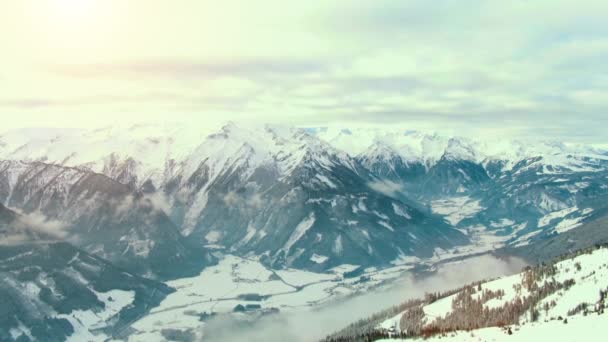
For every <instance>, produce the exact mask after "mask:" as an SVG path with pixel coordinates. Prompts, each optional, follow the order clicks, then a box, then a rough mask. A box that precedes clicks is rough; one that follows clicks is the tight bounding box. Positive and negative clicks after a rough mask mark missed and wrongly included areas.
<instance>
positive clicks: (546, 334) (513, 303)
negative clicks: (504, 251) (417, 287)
mask: <svg viewBox="0 0 608 342" xmlns="http://www.w3.org/2000/svg"><path fill="white" fill-rule="evenodd" d="M607 294H608V248H606V247H594V248H591V249H587V250H582V251H580V252H578V253H576V254H573V255H570V256H568V257H567V258H565V259H563V260H558V261H556V262H554V263H550V264H541V265H539V266H536V267H529V268H526V269H524V271H523V272H521V273H519V274H515V275H512V276H507V277H503V278H500V279H496V280H491V281H481V282H478V283H474V284H471V285H468V286H465V287H462V288H460V289H455V290H453V291H448V292H446V293H433V294H427V296H426V298H424V299H420V300H411V301H409V302H406V303H403V304H401V305H400V306H397V307H395V308H394V309H392V310H387V311H385V312H384V313H381V314H379V315H376V316H374V317H372V318H370V319H367V320H362V321H360V322H358V323H355V324H353V325H352V326H350V327H348V328H347V329H345V330H343V331H342V332H340V333H338V334H336V335H335V336H334V337H333V339H332V338H329V339H328V341H341V340H348V341H351V340H366V338H367V339H368V340H370V339H371V340H381V339H383V338H384V339H386V338H390V337H392V338H393V339H392V340H394V341H396V340H400V338H405V337H408V338H422V337H424V338H429V337H430V338H432V339H433V340H434V339H441V340H448V341H449V340H455V341H470V340H482V341H486V340H490V341H502V340H536V339H537V338H540V339H541V340H545V339H549V338H551V339H552V340H558V341H577V340H580V338H582V336H586V338H587V340H601V337H600V336H605V334H606V333H608V324H607V323H608V315H606V314H605V311H604V308H605V299H606V295H607ZM587 329H593V330H592V331H589V330H587ZM341 338H342V339H341Z"/></svg>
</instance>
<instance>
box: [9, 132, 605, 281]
mask: <svg viewBox="0 0 608 342" xmlns="http://www.w3.org/2000/svg"><path fill="white" fill-rule="evenodd" d="M0 159H2V160H4V161H3V162H2V167H1V168H0V175H2V177H0V194H2V198H1V202H3V203H4V204H6V205H7V206H9V207H12V208H14V209H17V210H21V211H24V212H25V213H28V214H31V213H32V212H37V211H40V210H42V211H43V212H44V211H46V212H45V215H50V216H51V218H53V219H55V218H57V219H64V218H69V219H70V221H78V218H79V217H81V218H82V217H91V216H90V215H84V214H83V213H84V212H85V209H84V208H83V205H82V203H83V202H82V201H80V198H78V197H75V196H74V194H79V196H85V197H86V196H89V197H86V198H88V199H89V203H90V202H94V203H99V204H100V205H101V204H103V203H106V202H107V201H108V200H109V199H110V198H114V197H116V196H118V197H121V196H122V197H121V198H123V197H124V198H127V199H130V198H137V199H138V200H137V201H135V202H136V203H139V204H141V203H148V209H146V205H143V207H144V208H141V207H142V205H139V204H138V206H137V207H139V210H136V211H134V212H135V213H140V212H142V211H144V212H145V211H146V210H148V211H150V208H149V206H150V205H151V206H153V207H154V208H156V209H157V210H152V211H153V212H159V213H158V214H157V215H156V216H157V218H158V219H159V220H160V221H163V220H164V221H163V222H164V223H163V224H160V223H158V224H156V226H157V227H158V226H162V227H163V229H161V228H154V229H150V228H149V227H148V225H149V224H150V221H152V222H154V221H155V220H148V219H145V220H143V221H145V224H144V223H142V222H141V220H140V221H138V222H139V223H134V222H124V220H136V218H135V217H140V218H142V219H143V218H144V217H145V216H146V215H144V214H138V215H131V214H130V215H126V216H121V215H118V214H117V212H120V209H123V208H122V207H121V206H120V205H115V206H111V205H110V207H109V208H107V209H99V208H98V209H96V210H97V212H96V213H97V214H96V215H95V216H94V217H96V218H95V219H94V220H96V221H95V222H103V220H102V219H100V218H103V219H104V220H115V219H116V218H117V217H123V221H121V222H120V224H118V226H120V225H123V229H124V230H125V231H124V232H123V234H121V235H120V239H122V240H121V241H120V242H121V243H119V244H118V245H119V246H121V248H122V249H121V250H117V252H120V253H122V252H123V251H125V250H127V249H128V250H129V252H128V253H131V254H129V255H130V256H132V257H134V258H135V259H137V258H138V255H140V256H144V257H145V254H147V253H148V250H149V249H150V246H152V245H156V244H158V243H160V240H163V241H178V240H180V239H181V238H184V239H185V241H182V242H179V243H177V242H176V244H177V245H175V247H171V248H169V249H166V248H161V250H164V251H167V250H168V251H172V252H168V253H176V254H185V253H186V252H185V249H183V248H182V247H179V246H180V244H181V245H184V244H185V245H189V246H199V247H201V246H207V247H208V248H214V249H223V250H225V251H229V252H231V253H236V254H240V255H255V256H261V257H263V258H264V260H265V261H266V262H268V263H269V264H276V265H283V264H285V265H289V266H295V267H305V268H309V269H318V270H320V269H327V268H330V267H333V266H336V265H339V264H342V263H351V264H364V265H382V264H387V263H389V262H391V261H394V260H395V259H397V258H401V257H403V256H419V257H431V256H433V255H435V254H436V251H438V250H439V251H444V250H450V249H454V247H456V246H458V245H460V246H461V247H462V246H467V245H471V246H473V247H471V248H468V249H466V248H464V249H463V248H460V250H461V252H464V253H469V252H475V251H480V250H487V249H492V248H497V247H501V246H523V245H526V244H529V243H531V242H534V241H540V240H542V239H545V238H547V237H549V236H551V235H553V234H560V233H563V232H565V231H567V230H569V229H572V228H575V227H577V226H579V225H581V224H583V223H585V222H588V221H590V220H593V219H594V218H595V217H597V216H596V215H599V213H601V212H602V210H603V209H604V208H605V207H606V205H605V203H606V201H605V199H606V198H607V196H608V185H606V181H605V180H606V177H607V176H608V171H607V170H608V153H606V152H605V151H601V150H598V149H596V148H593V147H588V146H578V145H570V144H565V143H559V142H542V141H537V142H534V141H525V140H508V139H501V140H494V141H491V140H480V139H471V138H463V137H450V136H441V135H438V134H425V133H422V132H417V131H406V130H399V129H388V130H387V129H363V128H359V129H331V128H307V129H298V128H293V127H280V126H271V125H262V126H255V127H250V126H241V125H237V124H234V123H228V124H227V125H224V126H223V127H221V128H200V127H193V126H188V125H182V126H155V125H140V126H133V127H127V128H116V127H110V128H104V129H96V130H41V129H39V130H20V131H14V132H9V133H7V134H4V135H2V136H0ZM36 165H39V166H37V167H36ZM40 165H46V167H44V168H41V167H40ZM39 169H44V170H45V172H38V170H39ZM54 169H58V170H59V169H60V170H66V172H56V171H52V172H50V171H49V170H54ZM57 174H61V176H60V177H55V176H54V175H57ZM83 174H86V175H89V177H93V178H96V179H98V180H99V179H102V178H101V176H102V175H103V176H105V177H106V178H103V179H104V180H103V182H102V183H104V184H106V185H107V186H110V183H111V184H112V185H111V186H112V189H113V190H112V191H109V192H111V193H112V195H107V194H106V195H103V196H101V195H95V196H93V195H90V193H92V192H95V191H99V189H98V188H99V187H95V186H94V190H89V189H87V190H86V191H84V192H83V190H80V192H78V191H76V190H75V189H73V187H76V188H78V187H79V186H77V184H80V183H79V182H78V180H79V179H81V178H82V175H83ZM93 175H94V176H93ZM77 179H78V180H77ZM82 179H86V178H82ZM19 182H21V183H19ZM18 183H19V184H20V185H19V186H16V185H17V184H18ZM89 183H91V182H89ZM106 185H104V186H103V187H102V188H104V189H105V188H107V186H106ZM89 186H93V185H89ZM41 189H44V191H42V190H41ZM13 192H14V193H13ZM106 192H108V191H106ZM114 192H118V193H120V195H116V194H114ZM83 193H86V194H87V195H83ZM43 194H44V195H43ZM99 196H101V198H103V199H101V200H97V197H99ZM93 198H95V199H93ZM141 199H143V202H142V200H141ZM116 201H118V200H116V199H114V202H116ZM118 202H120V201H118ZM127 202H128V200H127ZM104 205H105V204H104ZM104 208H105V207H104ZM68 209H69V210H68ZM104 210H107V211H105V212H103V211H104ZM54 211H55V212H54ZM59 212H61V214H59ZM162 214H166V216H167V217H168V219H165V218H163V217H162V216H163V215H162ZM62 215H63V217H61V216H62ZM142 215H143V216H142ZM156 221H157V222H158V220H156ZM442 221H443V222H442ZM95 222H87V223H86V224H84V225H80V226H81V227H82V226H86V227H87V228H81V229H84V230H86V231H89V230H90V231H96V229H97V230H98V229H99V224H98V223H95ZM108 222H112V225H116V222H114V221H108ZM125 225H128V228H127V227H126V226H125ZM106 226H107V224H106ZM144 227H145V228H144ZM167 227H169V228H167ZM452 228H457V229H458V230H455V229H452ZM175 231H178V232H179V234H177V235H176V234H175V233H174V232H175ZM151 232H163V233H162V234H170V235H171V234H173V235H172V237H170V238H166V237H163V238H162V239H161V238H160V236H162V234H161V233H159V234H161V235H158V236H157V237H156V238H155V237H154V236H148V234H152V233H151ZM97 239H98V237H95V238H94V239H93V240H92V242H91V243H84V244H83V246H84V247H85V248H87V250H88V251H91V252H99V251H101V250H100V249H96V248H95V246H94V243H93V242H96V240H97ZM112 243H113V242H112ZM97 247H99V246H97ZM467 251H468V252H467ZM103 253H106V252H103ZM102 255H103V256H104V257H108V258H110V259H111V258H112V257H111V256H110V255H109V254H102ZM166 256H167V254H165V257H166ZM313 256H316V257H314V258H313ZM130 259H132V258H131V257H130ZM169 259H170V258H169ZM179 259H180V258H179V257H178V260H179Z"/></svg>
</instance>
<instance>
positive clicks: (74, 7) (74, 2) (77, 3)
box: [53, 0, 96, 19]
mask: <svg viewBox="0 0 608 342" xmlns="http://www.w3.org/2000/svg"><path fill="white" fill-rule="evenodd" d="M53 1H54V2H55V6H56V7H57V8H56V10H57V11H58V12H60V13H59V14H61V15H63V16H69V17H73V18H74V19H82V18H83V17H85V16H88V15H90V14H91V13H92V12H93V11H94V5H95V2H96V0H53Z"/></svg>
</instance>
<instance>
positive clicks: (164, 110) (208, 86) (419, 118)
mask: <svg viewBox="0 0 608 342" xmlns="http://www.w3.org/2000/svg"><path fill="white" fill-rule="evenodd" d="M606 13H608V1H606V0H578V1H572V0H566V1H562V0H509V1H472V0H437V1H428V0H421V1H406V0H394V1H385V0H374V1H369V0H361V1H355V0H348V1H329V0H309V1H278V0H277V1H235V0H224V1H210V0H209V1H208V0H172V1H169V0H167V1H161V0H158V1H150V0H19V1H9V0H0V44H2V48H1V50H0V53H1V55H0V61H2V68H1V69H0V89H1V92H0V113H1V114H0V115H1V119H2V123H3V127H4V128H11V127H22V126H34V125H35V126H48V125H52V126H98V125H106V124H112V123H116V122H141V121H186V120H187V121H192V122H196V123H197V124H205V123H207V122H212V121H218V120H222V121H223V120H228V119H230V120H237V121H240V120H242V121H258V122H259V121H263V122H273V123H293V124H297V125H325V124H335V125H350V126H354V125H366V124H375V125H391V126H392V127H394V126H396V125H401V126H404V127H406V128H408V129H415V128H420V129H434V130H438V131H442V130H452V131H457V132H459V133H465V132H467V131H470V132H472V133H474V134H498V133H508V134H517V135H540V136H547V137H559V138H564V139H568V140H577V141H589V142H600V143H605V142H608V134H606V127H608V111H607V109H608V21H607V20H606Z"/></svg>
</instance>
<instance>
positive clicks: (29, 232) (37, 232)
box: [0, 210, 69, 245]
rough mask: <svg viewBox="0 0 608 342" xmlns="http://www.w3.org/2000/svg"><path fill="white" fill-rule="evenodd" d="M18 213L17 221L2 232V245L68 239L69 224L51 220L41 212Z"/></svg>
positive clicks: (0, 242) (0, 234) (9, 224)
mask: <svg viewBox="0 0 608 342" xmlns="http://www.w3.org/2000/svg"><path fill="white" fill-rule="evenodd" d="M13 211H15V212H16V213H18V216H17V219H16V220H14V221H13V222H11V223H8V224H7V225H6V227H5V228H4V230H3V231H0V236H1V237H2V238H1V239H0V244H4V245H11V244H18V243H24V242H45V241H60V240H65V239H67V238H68V235H69V231H68V228H69V224H68V223H67V222H63V221H59V220H54V219H50V218H48V217H47V216H45V215H44V214H43V213H41V212H32V213H27V214H26V213H22V212H20V211H18V210H13Z"/></svg>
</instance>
